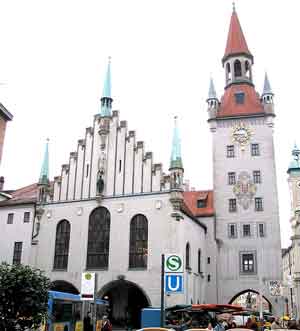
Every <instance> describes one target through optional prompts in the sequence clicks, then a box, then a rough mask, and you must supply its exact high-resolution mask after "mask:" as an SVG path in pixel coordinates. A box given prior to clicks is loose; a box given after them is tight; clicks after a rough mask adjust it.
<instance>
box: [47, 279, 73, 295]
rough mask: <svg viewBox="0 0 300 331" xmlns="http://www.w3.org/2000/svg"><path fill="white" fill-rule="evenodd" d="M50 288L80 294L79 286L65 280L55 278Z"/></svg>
mask: <svg viewBox="0 0 300 331" xmlns="http://www.w3.org/2000/svg"><path fill="white" fill-rule="evenodd" d="M50 290H52V291H58V292H67V293H72V294H79V291H78V290H77V288H76V287H75V286H74V285H73V284H71V283H69V282H66V281H65V280H55V281H53V282H52V283H51V284H50Z"/></svg>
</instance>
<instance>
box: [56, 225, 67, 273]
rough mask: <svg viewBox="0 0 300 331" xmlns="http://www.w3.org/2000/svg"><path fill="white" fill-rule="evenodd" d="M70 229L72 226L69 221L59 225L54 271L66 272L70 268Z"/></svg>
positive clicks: (57, 228)
mask: <svg viewBox="0 0 300 331" xmlns="http://www.w3.org/2000/svg"><path fill="white" fill-rule="evenodd" d="M70 229H71V226H70V223H69V222H68V221H67V220H62V221H60V222H59V223H58V224H57V227H56V239H55V252H54V263H53V269H59V270H66V269H67V268H68V257H69V242H70Z"/></svg>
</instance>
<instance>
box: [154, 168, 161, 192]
mask: <svg viewBox="0 0 300 331" xmlns="http://www.w3.org/2000/svg"><path fill="white" fill-rule="evenodd" d="M161 178H162V169H161V168H160V169H156V171H155V172H154V173H152V191H153V192H159V191H160V190H161V189H160V181H161Z"/></svg>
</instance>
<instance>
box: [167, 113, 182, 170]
mask: <svg viewBox="0 0 300 331" xmlns="http://www.w3.org/2000/svg"><path fill="white" fill-rule="evenodd" d="M174 168H181V169H182V168H183V165H182V159H181V143H180V137H179V130H178V127H177V116H175V117H174V133H173V142H172V154H171V162H170V169H174Z"/></svg>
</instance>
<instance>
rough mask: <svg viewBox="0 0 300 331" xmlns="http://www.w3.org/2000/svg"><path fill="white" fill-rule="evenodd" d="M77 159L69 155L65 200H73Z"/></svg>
mask: <svg viewBox="0 0 300 331" xmlns="http://www.w3.org/2000/svg"><path fill="white" fill-rule="evenodd" d="M76 165H77V160H76V158H74V157H70V163H69V169H70V170H69V185H68V196H67V200H74V189H75V173H76Z"/></svg>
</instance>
